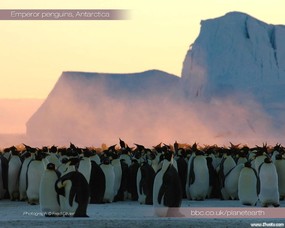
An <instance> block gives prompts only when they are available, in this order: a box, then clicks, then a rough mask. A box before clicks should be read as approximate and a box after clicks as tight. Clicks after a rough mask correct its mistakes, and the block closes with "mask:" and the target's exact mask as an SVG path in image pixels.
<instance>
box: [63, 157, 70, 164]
mask: <svg viewBox="0 0 285 228" xmlns="http://www.w3.org/2000/svg"><path fill="white" fill-rule="evenodd" d="M68 161H69V159H68V158H63V159H61V163H62V164H66V163H67V162H68Z"/></svg>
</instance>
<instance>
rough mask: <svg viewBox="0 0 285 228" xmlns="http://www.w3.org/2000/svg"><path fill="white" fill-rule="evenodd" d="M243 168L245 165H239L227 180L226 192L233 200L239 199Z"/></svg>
mask: <svg viewBox="0 0 285 228" xmlns="http://www.w3.org/2000/svg"><path fill="white" fill-rule="evenodd" d="M243 167H244V164H243V163H242V164H239V165H237V166H236V167H235V168H234V169H233V170H232V171H231V172H230V173H229V175H228V176H227V177H226V179H225V190H226V191H227V193H228V194H229V196H230V197H231V199H233V200H234V199H237V198H238V181H239V176H240V172H241V170H242V168H243Z"/></svg>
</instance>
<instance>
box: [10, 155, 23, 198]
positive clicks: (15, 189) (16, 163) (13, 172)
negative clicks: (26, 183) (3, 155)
mask: <svg viewBox="0 0 285 228" xmlns="http://www.w3.org/2000/svg"><path fill="white" fill-rule="evenodd" d="M21 165H22V163H21V160H20V158H19V157H17V156H12V157H11V160H10V161H9V168H8V191H9V194H10V198H11V199H15V198H18V197H19V174H20V169H21Z"/></svg>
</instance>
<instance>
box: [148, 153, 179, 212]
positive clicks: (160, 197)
mask: <svg viewBox="0 0 285 228" xmlns="http://www.w3.org/2000/svg"><path fill="white" fill-rule="evenodd" d="M172 162H173V152H172V151H169V150H168V149H167V150H166V151H164V152H163V161H162V168H161V169H160V170H159V171H158V172H157V173H156V175H155V178H154V184H153V207H154V212H155V214H156V215H157V216H160V217H165V216H181V214H179V211H177V210H178V208H179V207H180V206H181V202H182V189H181V183H180V179H179V175H178V172H177V170H176V168H175V167H174V166H173V164H172Z"/></svg>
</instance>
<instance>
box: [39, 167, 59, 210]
mask: <svg viewBox="0 0 285 228" xmlns="http://www.w3.org/2000/svg"><path fill="white" fill-rule="evenodd" d="M57 179H58V177H57V175H56V173H55V172H50V171H46V172H45V173H44V174H43V175H42V178H41V182H40V195H39V196H40V207H41V210H42V212H55V213H57V212H59V211H60V206H59V204H58V201H57V193H56V191H55V182H56V180H57Z"/></svg>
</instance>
